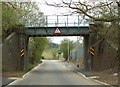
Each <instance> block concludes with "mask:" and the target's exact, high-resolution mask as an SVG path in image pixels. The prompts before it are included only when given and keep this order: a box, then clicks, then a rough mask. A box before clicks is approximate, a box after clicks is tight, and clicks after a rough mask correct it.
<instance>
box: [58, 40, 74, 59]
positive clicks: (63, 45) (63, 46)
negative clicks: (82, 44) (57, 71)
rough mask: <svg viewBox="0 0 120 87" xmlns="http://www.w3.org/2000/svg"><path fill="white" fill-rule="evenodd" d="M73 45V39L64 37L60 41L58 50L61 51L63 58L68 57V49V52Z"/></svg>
mask: <svg viewBox="0 0 120 87" xmlns="http://www.w3.org/2000/svg"><path fill="white" fill-rule="evenodd" d="M68 45H69V49H68ZM74 45H75V43H74V42H73V41H70V40H69V39H64V40H63V41H62V42H61V44H60V50H61V51H62V52H63V57H64V58H65V60H67V58H68V50H69V53H70V51H71V50H73V49H74Z"/></svg>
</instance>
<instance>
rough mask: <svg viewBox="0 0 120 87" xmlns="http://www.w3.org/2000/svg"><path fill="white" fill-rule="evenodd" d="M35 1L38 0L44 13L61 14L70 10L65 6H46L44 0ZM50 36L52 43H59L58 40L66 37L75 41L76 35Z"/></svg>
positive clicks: (58, 0) (57, 0)
mask: <svg viewBox="0 0 120 87" xmlns="http://www.w3.org/2000/svg"><path fill="white" fill-rule="evenodd" d="M34 1H36V2H39V6H40V9H41V11H42V12H43V13H44V15H61V14H66V13H68V12H69V11H70V9H66V8H64V9H63V8H55V7H51V6H47V5H46V4H45V0H34ZM46 1H47V2H48V3H53V2H57V3H58V2H60V1H61V0H46ZM49 38H51V40H52V41H53V42H54V43H58V44H60V42H61V41H62V40H63V39H64V38H68V39H70V40H73V41H77V37H76V36H71V37H70V36H67V37H49Z"/></svg>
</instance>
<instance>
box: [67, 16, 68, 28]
mask: <svg viewBox="0 0 120 87" xmlns="http://www.w3.org/2000/svg"><path fill="white" fill-rule="evenodd" d="M67 27H68V15H67Z"/></svg>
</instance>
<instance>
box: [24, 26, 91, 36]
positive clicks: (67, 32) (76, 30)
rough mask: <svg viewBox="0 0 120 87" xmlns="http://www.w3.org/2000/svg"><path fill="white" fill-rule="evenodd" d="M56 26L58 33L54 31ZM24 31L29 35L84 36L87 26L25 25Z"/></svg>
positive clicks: (87, 32)
mask: <svg viewBox="0 0 120 87" xmlns="http://www.w3.org/2000/svg"><path fill="white" fill-rule="evenodd" d="M57 28H58V29H59V30H60V34H55V33H54V32H55V30H56V29H57ZM25 33H26V34H27V35H29V36H78V35H79V36H84V35H87V34H89V26H70V27H69V26H67V27H66V26H60V27H26V29H25Z"/></svg>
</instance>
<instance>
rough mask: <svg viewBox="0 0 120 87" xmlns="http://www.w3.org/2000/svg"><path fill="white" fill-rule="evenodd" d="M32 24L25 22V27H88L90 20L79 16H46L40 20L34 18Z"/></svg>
mask: <svg viewBox="0 0 120 87" xmlns="http://www.w3.org/2000/svg"><path fill="white" fill-rule="evenodd" d="M34 20H35V21H34V22H31V21H27V22H26V26H27V27H56V26H64V27H69V26H76V27H79V26H89V24H90V20H89V18H83V17H81V16H79V15H72V16H68V15H64V16H62V15H55V16H53V15H46V16H44V17H41V18H37V17H36V18H34Z"/></svg>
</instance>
